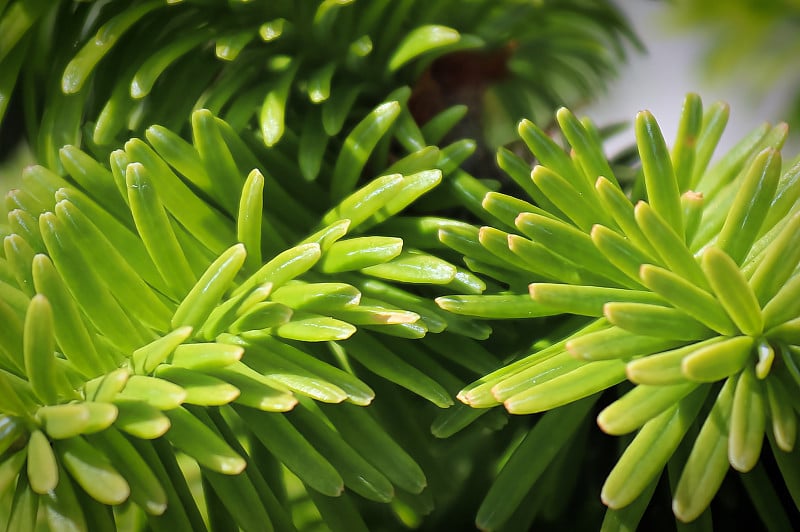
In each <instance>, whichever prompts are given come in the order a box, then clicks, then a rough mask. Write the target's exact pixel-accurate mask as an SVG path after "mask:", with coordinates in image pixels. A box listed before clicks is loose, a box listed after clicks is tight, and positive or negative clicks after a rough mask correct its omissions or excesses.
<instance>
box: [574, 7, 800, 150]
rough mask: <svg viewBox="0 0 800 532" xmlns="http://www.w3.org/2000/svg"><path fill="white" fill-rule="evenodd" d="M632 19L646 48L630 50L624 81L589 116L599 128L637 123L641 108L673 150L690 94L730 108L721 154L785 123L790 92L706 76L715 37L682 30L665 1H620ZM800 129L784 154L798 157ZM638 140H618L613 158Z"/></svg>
mask: <svg viewBox="0 0 800 532" xmlns="http://www.w3.org/2000/svg"><path fill="white" fill-rule="evenodd" d="M616 3H617V5H618V6H620V7H621V8H622V10H623V11H624V12H625V13H626V14H627V16H628V18H629V20H630V21H631V23H632V25H633V27H634V30H635V31H636V33H637V34H638V35H639V37H640V39H641V40H642V41H643V43H644V45H645V46H646V48H647V52H646V53H644V54H642V53H638V52H637V51H635V50H631V52H630V55H629V57H628V62H627V64H626V65H625V66H623V67H622V68H621V69H620V73H619V76H618V77H617V78H616V79H615V80H612V81H611V82H610V83H609V85H608V90H607V91H606V92H605V94H604V95H602V96H600V98H599V99H598V100H597V101H596V102H595V103H594V104H592V105H591V106H589V107H587V108H586V109H585V110H584V112H585V114H586V115H588V116H590V117H591V118H592V119H593V120H594V121H595V122H596V123H597V124H598V125H603V124H608V123H610V122H614V121H618V120H632V119H633V117H634V116H635V115H636V113H637V112H638V111H640V110H642V109H648V110H650V111H651V112H652V113H653V114H654V115H655V117H656V119H657V120H658V121H659V124H660V125H661V128H662V130H663V132H664V137H665V139H666V141H667V144H668V145H671V143H672V141H673V140H674V138H675V134H676V132H677V127H678V117H679V115H680V110H681V103H682V102H683V97H684V95H685V94H686V93H687V92H696V93H698V94H700V96H701V97H702V98H703V103H704V104H705V105H710V104H711V103H712V102H714V101H717V100H722V101H725V102H727V103H728V104H730V108H731V117H730V120H729V121H728V127H727V128H726V130H725V134H724V136H723V137H722V140H721V141H720V146H719V148H718V149H717V152H716V153H717V155H720V154H721V153H723V151H722V150H723V149H727V148H729V147H731V146H732V145H733V144H735V143H736V142H737V141H738V140H739V139H741V138H742V137H743V136H744V135H745V134H747V133H748V132H750V130H752V129H753V128H755V127H756V126H758V125H759V124H761V123H762V122H764V121H768V122H771V123H778V122H781V121H783V120H785V119H786V118H788V117H786V116H784V112H785V111H784V110H785V109H786V108H787V106H788V97H787V91H785V90H784V88H783V87H780V86H777V87H775V88H774V89H771V90H770V92H768V93H758V94H756V93H755V92H754V90H753V89H752V88H749V87H750V86H749V84H748V83H746V80H744V81H745V82H744V83H736V81H735V79H733V78H726V79H722V80H715V81H713V82H712V81H710V80H709V79H707V77H706V76H704V74H703V68H702V66H703V59H704V54H705V51H706V49H707V41H708V39H709V38H710V35H704V34H702V33H701V32H700V31H694V32H692V31H690V30H687V29H685V28H683V27H678V26H677V25H676V24H674V22H673V21H671V20H670V6H669V2H668V1H665V0H616ZM799 131H800V127H798V126H796V127H795V128H794V129H791V130H790V133H789V141H788V142H787V146H786V147H785V148H784V150H783V151H784V153H785V154H787V156H789V157H792V158H793V157H794V155H795V154H797V153H798V152H799V151H800V142H798V141H799V140H800V139H798V137H800V133H798V132H799ZM632 141H633V131H632V130H631V129H629V130H627V131H625V132H623V133H622V134H620V135H618V136H617V137H615V138H614V139H612V141H611V142H610V144H609V146H608V151H609V153H614V151H615V150H616V149H619V148H621V147H624V146H628V145H630V144H631V142H632Z"/></svg>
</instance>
